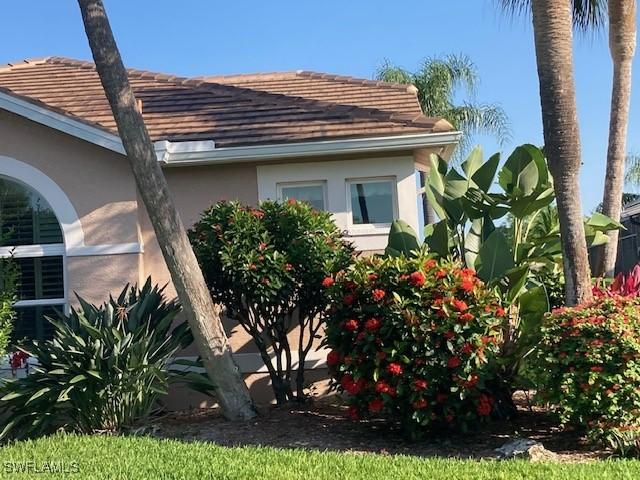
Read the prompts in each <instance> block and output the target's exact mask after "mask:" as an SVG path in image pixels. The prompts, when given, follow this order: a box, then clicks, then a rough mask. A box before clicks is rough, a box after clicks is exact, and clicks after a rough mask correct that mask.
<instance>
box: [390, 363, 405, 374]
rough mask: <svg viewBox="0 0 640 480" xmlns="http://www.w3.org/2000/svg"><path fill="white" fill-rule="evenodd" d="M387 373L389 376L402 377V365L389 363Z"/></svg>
mask: <svg viewBox="0 0 640 480" xmlns="http://www.w3.org/2000/svg"><path fill="white" fill-rule="evenodd" d="M387 372H389V373H390V374H391V375H402V365H400V364H399V363H390V364H389V365H387Z"/></svg>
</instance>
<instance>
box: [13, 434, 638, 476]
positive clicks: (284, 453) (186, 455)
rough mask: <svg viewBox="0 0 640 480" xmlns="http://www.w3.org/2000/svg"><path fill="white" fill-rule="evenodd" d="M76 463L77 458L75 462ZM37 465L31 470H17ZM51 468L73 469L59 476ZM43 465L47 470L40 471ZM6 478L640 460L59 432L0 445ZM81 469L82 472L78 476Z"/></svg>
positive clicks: (486, 467)
mask: <svg viewBox="0 0 640 480" xmlns="http://www.w3.org/2000/svg"><path fill="white" fill-rule="evenodd" d="M74 462H75V463H74ZM19 468H29V469H31V472H30V473H12V471H15V470H17V469H19ZM46 468H50V469H51V468H54V469H55V468H58V469H60V468H65V469H67V470H68V472H70V473H66V474H57V475H51V474H49V473H42V470H43V469H46ZM34 469H37V470H40V472H39V473H38V472H36V471H34ZM0 470H1V471H0V478H56V477H57V478H60V477H70V478H82V479H85V478H109V479H112V478H122V479H132V480H133V479H141V478H144V479H162V478H185V479H199V478H216V479H218V478H220V479H227V478H228V479H251V480H272V479H308V480H321V479H329V480H341V479H358V478H362V479H370V480H374V479H385V480H392V479H393V480H395V479H446V480H458V479H467V478H468V479H473V480H483V479H507V478H508V479H527V480H529V479H544V480H548V479H571V480H578V479H583V478H589V479H591V478H593V479H609V478H610V479H616V480H617V479H625V478H628V479H636V478H640V462H638V461H605V462H597V463H588V464H574V465H571V464H555V463H547V464H532V463H526V462H521V461H519V462H491V461H481V462H479V461H471V460H465V461H462V460H441V459H426V460H425V459H420V458H415V457H406V456H379V455H372V454H366V455H359V454H340V453H319V452H309V451H305V450H279V449H274V448H253V447H251V448H250V447H243V448H224V447H217V446H214V445H211V444H206V443H183V442H178V441H173V440H155V439H151V438H133V437H99V436H95V437H76V436H69V435H59V436H54V437H49V438H44V439H40V440H36V441H29V442H20V443H16V444H14V445H11V446H6V447H2V448H0ZM73 471H77V472H78V473H73Z"/></svg>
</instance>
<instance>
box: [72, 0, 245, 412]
mask: <svg viewBox="0 0 640 480" xmlns="http://www.w3.org/2000/svg"><path fill="white" fill-rule="evenodd" d="M78 3H79V5H80V10H81V12H82V20H83V22H84V27H85V31H86V33H87V38H88V39H89V45H90V47H91V51H92V53H93V58H94V60H95V63H96V70H97V71H98V75H99V76H100V81H101V82H102V86H103V88H104V91H105V94H106V96H107V99H108V100H109V104H110V105H111V111H112V112H113V116H114V118H115V121H116V125H117V126H118V133H119V134H120V138H121V139H122V144H123V145H124V148H125V151H126V152H127V158H128V159H129V162H130V164H131V168H132V170H133V175H134V177H135V180H136V184H137V186H138V190H139V192H140V196H141V197H142V200H143V202H144V204H145V206H146V209H147V213H148V214H149V218H150V220H151V223H152V224H153V228H154V230H155V233H156V237H157V239H158V243H159V244H160V248H161V249H162V253H163V256H164V260H165V262H166V264H167V267H168V269H169V272H170V273H171V279H172V281H173V284H174V286H175V288H176V291H177V293H178V297H179V298H180V301H181V303H182V305H183V308H184V310H185V314H186V316H187V320H188V322H189V325H190V326H191V329H192V331H193V335H194V339H195V343H196V345H197V347H198V350H199V352H200V355H201V357H202V361H203V364H204V367H205V369H206V371H207V374H208V375H209V377H210V378H211V380H212V381H213V382H214V383H215V392H216V397H217V400H218V402H219V404H220V407H221V409H222V412H223V414H224V415H225V416H226V417H227V418H229V419H248V418H252V417H254V416H255V409H254V407H253V403H252V401H251V397H250V396H249V391H248V389H247V386H246V385H245V383H244V381H243V380H242V377H241V375H240V372H239V370H238V367H237V365H236V364H235V362H234V360H233V357H232V356H231V350H230V348H229V341H228V339H227V336H226V334H225V332H224V330H223V328H222V323H221V321H220V315H219V309H218V308H217V307H215V306H214V304H213V301H212V300H211V296H210V295H209V291H208V290H207V285H206V283H205V281H204V278H203V276H202V271H201V270H200V267H199V265H198V262H197V260H196V257H195V255H194V253H193V250H192V248H191V245H190V244H189V240H188V238H187V233H186V230H185V228H184V225H183V224H182V220H181V219H180V216H179V215H178V211H177V209H176V207H175V205H174V203H173V199H172V197H171V194H170V192H169V187H168V185H167V181H166V179H165V178H164V175H163V173H162V170H161V169H160V166H159V164H158V161H157V158H156V154H155V151H154V148H153V144H152V143H151V139H150V137H149V133H148V131H147V129H146V127H145V125H144V121H143V119H142V115H141V113H140V111H139V110H138V109H137V108H136V99H135V97H134V95H133V91H132V90H131V86H130V85H129V79H128V77H127V71H126V69H125V68H124V65H123V63H122V59H121V57H120V52H119V51H118V47H117V45H116V42H115V39H114V38H113V33H112V31H111V27H110V25H109V20H108V18H107V14H106V12H105V10H104V6H103V4H102V1H101V0H78Z"/></svg>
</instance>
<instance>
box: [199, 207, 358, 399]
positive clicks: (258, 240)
mask: <svg viewBox="0 0 640 480" xmlns="http://www.w3.org/2000/svg"><path fill="white" fill-rule="evenodd" d="M189 235H190V240H191V243H192V245H193V250H194V252H195V254H196V256H197V258H198V262H199V263H200V265H201V267H202V272H203V273H204V277H205V280H206V281H207V285H208V286H209V288H210V291H211V295H212V296H213V298H214V300H215V301H216V302H218V303H220V304H222V305H223V306H224V307H225V308H226V315H227V316H228V317H229V318H231V319H232V320H236V321H238V322H239V323H240V325H241V326H242V327H243V328H244V329H245V330H246V331H247V332H248V333H249V334H250V335H251V337H252V338H253V339H254V342H255V344H256V346H257V348H258V349H259V350H260V353H261V356H262V358H263V360H265V362H266V367H267V370H268V371H269V375H270V378H271V383H272V386H273V389H274V393H275V396H276V400H277V401H278V403H284V402H287V401H290V400H293V399H302V398H303V396H304V393H303V391H304V386H305V385H304V359H305V357H306V355H307V354H308V353H309V351H310V350H311V349H312V348H313V347H314V340H315V339H316V338H317V337H318V335H319V333H320V332H321V329H322V326H323V320H324V314H325V312H326V309H327V303H328V300H327V298H326V297H325V292H326V289H327V288H329V287H331V285H332V284H333V281H334V280H333V276H334V274H335V272H338V271H340V270H342V269H344V268H346V267H347V266H348V265H349V264H350V263H351V256H352V248H351V246H350V245H348V244H346V243H345V242H343V240H342V237H341V234H340V231H339V229H338V228H337V227H336V225H335V224H334V223H333V221H332V220H331V216H330V214H329V213H327V212H318V211H316V210H314V209H313V208H312V207H311V206H310V205H309V204H307V203H302V202H296V201H295V200H289V201H287V202H285V203H277V202H263V203H261V204H260V206H259V208H255V207H247V206H243V205H240V204H238V203H235V202H220V203H218V204H216V205H214V206H213V207H211V208H210V209H208V210H207V211H205V212H204V213H203V215H202V218H201V219H200V221H198V223H196V225H195V226H194V227H193V229H192V230H191V231H190V232H189ZM295 327H298V330H297V332H296V337H297V338H294V336H293V334H292V333H291V330H293V329H294V328H295ZM348 328H352V329H353V330H354V331H355V330H358V329H359V328H360V325H359V323H358V321H357V320H356V319H354V320H353V321H352V322H351V323H349V327H348ZM290 342H291V343H290ZM292 350H293V351H297V354H298V358H299V359H300V361H299V366H298V368H297V372H293V358H294V357H293V356H292V355H291V353H292ZM272 353H275V356H276V357H277V358H279V359H281V361H276V360H274V359H273V358H271V359H270V357H273V355H272ZM294 392H295V393H294Z"/></svg>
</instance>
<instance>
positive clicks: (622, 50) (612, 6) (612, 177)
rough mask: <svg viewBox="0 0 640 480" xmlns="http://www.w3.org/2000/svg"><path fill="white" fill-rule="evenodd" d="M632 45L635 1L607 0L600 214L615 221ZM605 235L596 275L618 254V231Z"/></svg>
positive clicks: (619, 203) (605, 270) (603, 272)
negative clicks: (608, 74)
mask: <svg viewBox="0 0 640 480" xmlns="http://www.w3.org/2000/svg"><path fill="white" fill-rule="evenodd" d="M635 48H636V0H609V50H610V51H611V59H612V60H613V88H612V92H611V117H610V120H609V147H608V149H607V173H606V176H605V181H604V195H603V197H602V213H604V214H605V215H607V216H609V217H611V218H612V219H614V220H616V221H620V212H621V210H622V188H623V186H624V163H625V157H626V151H627V125H628V123H629V103H630V100H631V65H632V62H633V55H634V53H635ZM607 235H608V236H609V242H608V243H606V244H605V245H603V247H602V250H601V252H600V253H601V254H600V256H599V259H598V265H597V267H596V274H597V275H607V276H613V274H614V270H615V266H616V257H617V254H618V230H612V231H610V232H608V234H607Z"/></svg>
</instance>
